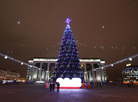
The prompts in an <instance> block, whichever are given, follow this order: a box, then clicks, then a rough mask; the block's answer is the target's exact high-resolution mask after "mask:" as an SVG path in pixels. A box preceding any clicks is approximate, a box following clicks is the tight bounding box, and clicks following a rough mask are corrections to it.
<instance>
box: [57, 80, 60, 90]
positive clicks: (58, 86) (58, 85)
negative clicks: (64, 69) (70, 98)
mask: <svg viewBox="0 0 138 102" xmlns="http://www.w3.org/2000/svg"><path fill="white" fill-rule="evenodd" d="M59 88H60V84H59V82H57V92H59Z"/></svg>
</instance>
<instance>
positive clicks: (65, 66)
mask: <svg viewBox="0 0 138 102" xmlns="http://www.w3.org/2000/svg"><path fill="white" fill-rule="evenodd" d="M70 21H71V20H70V19H69V18H67V19H66V23H67V25H66V28H65V31H64V34H63V38H62V42H61V46H60V51H59V56H58V60H57V64H56V66H55V71H54V73H53V79H54V81H56V79H57V78H60V77H61V78H69V79H72V78H80V79H83V72H82V68H81V65H80V61H79V57H78V51H77V46H76V43H75V40H74V36H73V33H72V30H71V28H70V25H69V22H70Z"/></svg>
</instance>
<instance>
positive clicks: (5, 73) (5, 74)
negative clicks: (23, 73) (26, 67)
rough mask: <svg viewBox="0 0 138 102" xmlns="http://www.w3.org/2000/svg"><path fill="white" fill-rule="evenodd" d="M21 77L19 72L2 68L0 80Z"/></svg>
mask: <svg viewBox="0 0 138 102" xmlns="http://www.w3.org/2000/svg"><path fill="white" fill-rule="evenodd" d="M19 77H20V75H19V73H16V72H12V71H10V70H2V69H0V80H18V79H19Z"/></svg>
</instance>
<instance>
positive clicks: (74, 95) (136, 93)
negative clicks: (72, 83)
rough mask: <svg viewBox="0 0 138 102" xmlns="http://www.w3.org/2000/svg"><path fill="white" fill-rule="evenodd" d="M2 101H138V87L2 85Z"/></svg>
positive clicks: (0, 97) (0, 90)
mask: <svg viewBox="0 0 138 102" xmlns="http://www.w3.org/2000/svg"><path fill="white" fill-rule="evenodd" d="M0 102H138V87H136V86H134V87H131V88H128V87H126V86H123V87H120V86H117V85H104V86H103V87H98V86H92V88H90V89H60V92H57V91H56V90H55V91H53V92H50V91H49V89H45V88H44V87H43V85H35V84H30V85H0Z"/></svg>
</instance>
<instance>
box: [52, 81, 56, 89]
mask: <svg viewBox="0 0 138 102" xmlns="http://www.w3.org/2000/svg"><path fill="white" fill-rule="evenodd" d="M52 89H53V91H54V90H55V83H54V82H53V86H52Z"/></svg>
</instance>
